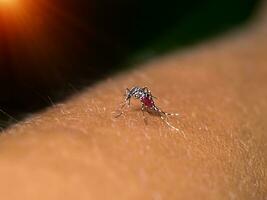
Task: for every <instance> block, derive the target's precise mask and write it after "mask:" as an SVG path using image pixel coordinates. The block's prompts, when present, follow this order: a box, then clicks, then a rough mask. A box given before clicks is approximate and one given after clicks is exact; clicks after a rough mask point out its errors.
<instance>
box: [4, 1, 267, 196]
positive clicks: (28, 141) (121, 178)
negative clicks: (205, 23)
mask: <svg viewBox="0 0 267 200" xmlns="http://www.w3.org/2000/svg"><path fill="white" fill-rule="evenodd" d="M265 7H266V6H265ZM265 11H267V9H265V10H263V12H262V13H263V15H262V16H261V17H258V18H257V20H256V21H255V22H254V23H252V24H249V25H248V26H247V27H246V28H244V30H242V31H241V30H240V31H239V32H235V33H231V34H228V35H227V36H225V37H224V38H221V39H216V40H213V41H210V42H206V43H204V44H202V45H199V46H197V47H194V48H192V49H187V50H184V51H182V52H176V53H173V54H171V55H167V56H165V57H161V58H156V59H154V60H151V61H148V62H147V63H145V64H143V65H140V66H137V68H136V69H135V70H131V71H128V72H125V73H122V74H120V75H118V76H116V77H111V78H110V79H108V80H104V81H102V82H100V83H98V84H96V85H94V86H92V87H90V88H88V89H86V90H84V91H81V92H80V93H77V94H75V95H74V96H73V97H72V98H70V99H69V100H67V101H65V102H62V103H61V104H57V105H53V106H51V107H50V108H48V109H47V110H46V111H43V112H42V113H37V114H35V115H33V116H30V117H28V118H27V119H25V120H24V121H22V122H20V123H18V124H16V125H14V126H13V127H10V128H9V129H7V130H5V131H4V132H3V133H2V134H1V136H0V154H1V158H0V176H1V181H0V198H1V199H41V200H42V199H66V200H67V199H155V200H160V199H245V200H246V199H264V198H266V196H267V178H266V173H267V172H266V169H267V158H266V155H267V146H266V143H267V142H266V141H267V135H266V130H267V129H266V124H267V101H266V99H267V92H266V91H267V79H266V75H267V68H266V65H267V59H266V52H267V38H266V34H267V29H266V26H265V24H266V23H267V17H266V16H267V12H265ZM132 86H141V87H144V86H147V87H148V88H149V89H150V90H151V92H152V93H153V95H155V96H156V97H157V99H155V103H156V105H158V106H159V108H161V109H162V110H164V111H166V112H173V113H176V112H177V113H179V114H180V116H173V117H169V121H170V122H171V123H172V124H173V125H175V126H176V127H177V128H179V129H180V130H182V131H183V132H184V133H185V136H186V137H183V136H182V135H181V134H179V133H178V132H176V131H173V130H172V129H170V128H169V127H168V126H167V125H166V124H165V123H164V122H163V121H162V120H161V119H160V118H159V117H158V116H153V115H150V114H149V113H145V117H146V121H147V123H144V120H143V114H142V111H141V105H140V102H139V101H135V100H132V101H131V107H130V108H127V109H126V110H125V112H124V114H123V115H122V116H120V117H119V118H114V113H113V112H114V111H116V109H117V108H118V107H119V105H120V103H121V102H122V101H123V99H124V97H123V94H124V90H125V88H127V87H132Z"/></svg>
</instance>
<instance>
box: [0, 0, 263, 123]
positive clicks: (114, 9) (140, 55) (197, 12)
mask: <svg viewBox="0 0 267 200" xmlns="http://www.w3.org/2000/svg"><path fill="white" fill-rule="evenodd" d="M49 1H51V2H49ZM258 4H259V1H258V0H203V1H199V0H187V1H182V0H165V1H155V0H146V1H143V0H142V1H141V0H135V1H127V0H113V1H108V0H91V1H90V0H53V1H52V0H35V1H33V0H28V1H25V3H24V4H23V5H22V6H21V8H20V10H19V11H17V12H14V13H12V10H11V9H12V8H9V9H10V10H11V11H10V10H8V11H6V10H5V8H4V6H2V8H0V70H1V72H0V91H1V93H0V127H6V126H8V125H9V124H11V123H13V122H14V121H15V119H13V118H11V117H10V116H9V115H11V116H13V117H15V118H17V119H20V118H23V117H24V116H26V115H27V113H32V112H34V111H37V110H39V109H42V108H44V107H46V106H49V105H51V103H52V102H51V101H53V102H57V101H60V100H62V99H64V98H67V97H68V96H69V95H71V94H72V93H73V92H74V91H76V90H79V89H81V88H83V87H85V86H87V85H90V84H92V83H94V82H95V81H98V80H100V79H103V78H105V77H107V76H109V75H110V74H112V73H117V72H118V71H121V70H124V69H126V68H129V67H131V66H133V65H134V64H135V63H137V62H142V61H144V60H145V59H147V58H150V57H153V56H157V55H160V54H163V53H166V52H169V51H171V50H173V49H177V48H181V47H183V46H186V45H192V44H195V43H197V42H200V41H203V40H204V39H207V38H209V37H211V36H216V35H218V34H221V33H223V32H225V31H228V30H230V29H232V28H235V27H237V26H238V25H241V24H242V23H245V22H247V21H248V19H249V17H250V16H251V15H252V14H253V13H254V11H255V10H256V8H257V5H258ZM0 7H1V5H0ZM7 113H8V114H7Z"/></svg>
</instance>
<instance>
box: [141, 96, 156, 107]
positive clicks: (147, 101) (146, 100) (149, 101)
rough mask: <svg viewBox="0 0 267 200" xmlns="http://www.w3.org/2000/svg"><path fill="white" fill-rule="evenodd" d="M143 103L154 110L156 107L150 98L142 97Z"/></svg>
mask: <svg viewBox="0 0 267 200" xmlns="http://www.w3.org/2000/svg"><path fill="white" fill-rule="evenodd" d="M141 102H142V103H143V104H144V105H145V106H147V107H149V108H152V107H153V106H154V102H153V100H152V98H149V97H142V98H141Z"/></svg>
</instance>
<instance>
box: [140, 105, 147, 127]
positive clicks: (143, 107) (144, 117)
mask: <svg viewBox="0 0 267 200" xmlns="http://www.w3.org/2000/svg"><path fill="white" fill-rule="evenodd" d="M141 109H142V113H143V119H144V122H145V124H146V125H147V119H146V116H145V105H144V104H142V108H141Z"/></svg>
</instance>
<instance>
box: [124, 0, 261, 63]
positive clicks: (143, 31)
mask: <svg viewBox="0 0 267 200" xmlns="http://www.w3.org/2000/svg"><path fill="white" fill-rule="evenodd" d="M259 2H260V1H258V0H205V1H194V0H189V1H179V0H177V1H163V2H162V1H151V0H147V1H143V2H142V3H141V4H142V6H141V8H140V9H139V10H138V14H136V16H135V18H134V20H133V26H132V32H131V35H130V37H129V38H130V42H129V47H130V50H131V51H130V52H131V53H130V54H129V56H127V58H126V61H127V62H128V63H133V62H141V61H143V60H145V59H147V58H150V57H153V56H157V55H160V54H163V53H166V52H169V51H171V50H174V49H178V48H181V47H184V46H188V45H192V44H196V43H198V42H201V41H203V40H205V39H208V38H210V37H214V36H218V35H219V34H222V33H224V32H226V31H228V30H231V28H238V25H241V24H243V23H245V22H247V20H248V19H249V18H250V17H251V15H252V14H253V13H254V12H255V10H256V8H257V6H258V5H259Z"/></svg>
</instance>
